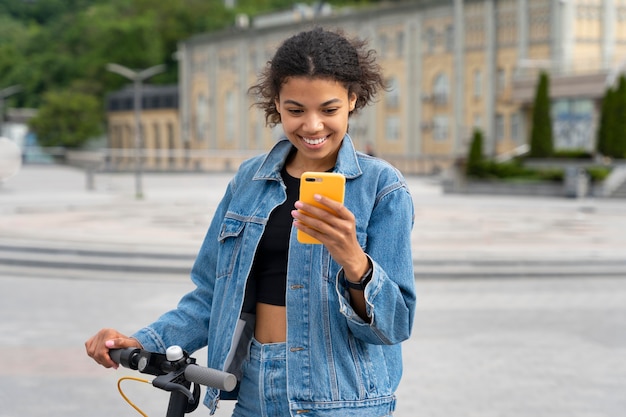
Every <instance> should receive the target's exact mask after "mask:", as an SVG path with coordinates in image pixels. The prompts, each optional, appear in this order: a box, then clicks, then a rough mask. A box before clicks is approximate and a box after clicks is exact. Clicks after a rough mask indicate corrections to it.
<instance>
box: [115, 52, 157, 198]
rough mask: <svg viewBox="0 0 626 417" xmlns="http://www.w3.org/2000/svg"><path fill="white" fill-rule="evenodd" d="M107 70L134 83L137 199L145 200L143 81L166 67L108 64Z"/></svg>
mask: <svg viewBox="0 0 626 417" xmlns="http://www.w3.org/2000/svg"><path fill="white" fill-rule="evenodd" d="M107 70H109V71H111V72H114V73H116V74H119V75H121V76H123V77H126V78H128V79H129V80H131V81H132V82H133V96H134V100H133V108H134V111H135V198H138V199H139V198H143V190H142V186H141V174H142V166H141V165H142V163H141V149H142V146H141V88H142V84H143V81H144V80H146V79H148V78H150V77H152V76H153V75H156V74H159V73H161V72H163V71H165V65H163V64H161V65H155V66H153V67H150V68H146V69H144V70H139V71H135V70H132V69H130V68H127V67H125V66H123V65H119V64H113V63H110V64H107Z"/></svg>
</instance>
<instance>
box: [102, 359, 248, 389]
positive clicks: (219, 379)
mask: <svg viewBox="0 0 626 417" xmlns="http://www.w3.org/2000/svg"><path fill="white" fill-rule="evenodd" d="M143 353H148V354H150V353H149V352H146V351H144V350H142V349H138V348H126V349H111V350H110V351H109V356H110V357H111V359H112V360H113V361H114V362H115V363H118V364H120V365H122V366H124V367H126V368H130V369H134V370H139V372H142V373H149V374H153V375H157V374H159V372H155V368H154V367H153V366H152V367H147V366H145V364H141V365H140V363H139V362H140V357H142V354H143ZM140 367H141V369H139V368H140ZM163 373H165V372H163ZM184 376H185V379H187V381H189V382H193V383H196V384H200V385H205V386H207V387H211V388H216V389H219V390H222V391H232V390H234V389H235V387H236V386H237V377H235V375H233V374H230V373H228V372H224V371H220V370H217V369H213V368H207V367H206V366H201V365H198V364H196V363H188V364H186V365H185V369H184Z"/></svg>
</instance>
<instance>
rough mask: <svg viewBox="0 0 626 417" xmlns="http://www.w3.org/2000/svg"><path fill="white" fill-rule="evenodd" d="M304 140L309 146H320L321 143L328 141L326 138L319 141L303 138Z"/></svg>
mask: <svg viewBox="0 0 626 417" xmlns="http://www.w3.org/2000/svg"><path fill="white" fill-rule="evenodd" d="M302 140H304V141H305V142H306V143H307V144H309V145H319V144H320V143H323V142H324V141H325V140H326V136H324V137H323V138H318V139H314V138H305V137H302Z"/></svg>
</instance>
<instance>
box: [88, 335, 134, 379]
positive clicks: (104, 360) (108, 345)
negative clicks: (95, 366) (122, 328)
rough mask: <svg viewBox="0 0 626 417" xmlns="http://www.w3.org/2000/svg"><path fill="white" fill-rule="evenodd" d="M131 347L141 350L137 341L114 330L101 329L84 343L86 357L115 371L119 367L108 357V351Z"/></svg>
mask: <svg viewBox="0 0 626 417" xmlns="http://www.w3.org/2000/svg"><path fill="white" fill-rule="evenodd" d="M132 347H134V348H140V349H141V348H142V346H141V343H139V341H138V340H137V339H133V338H132V337H128V336H125V335H123V334H122V333H120V332H118V331H117V330H115V329H102V330H100V331H99V332H98V333H96V334H95V335H94V336H92V337H91V338H89V339H88V340H87V341H86V342H85V349H86V350H87V355H89V356H90V357H92V358H93V360H95V361H96V362H98V363H99V364H100V365H102V366H104V367H105V368H115V369H117V367H118V366H119V365H118V364H117V363H115V362H114V361H113V360H112V359H111V357H110V356H109V350H111V349H124V348H132Z"/></svg>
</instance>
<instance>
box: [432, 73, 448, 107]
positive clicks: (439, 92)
mask: <svg viewBox="0 0 626 417" xmlns="http://www.w3.org/2000/svg"><path fill="white" fill-rule="evenodd" d="M449 95H450V81H449V80H448V76H447V75H446V74H445V73H443V72H442V73H440V74H439V75H438V76H437V78H435V85H434V86H433V99H434V101H435V104H446V103H447V102H448V96H449Z"/></svg>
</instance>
